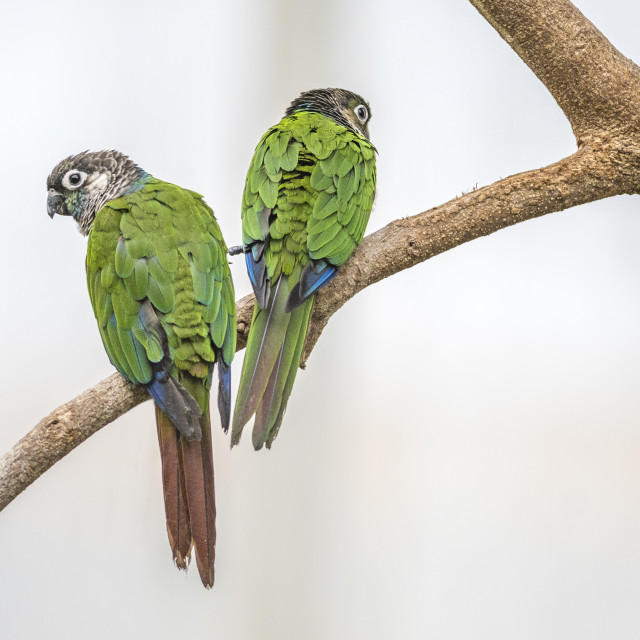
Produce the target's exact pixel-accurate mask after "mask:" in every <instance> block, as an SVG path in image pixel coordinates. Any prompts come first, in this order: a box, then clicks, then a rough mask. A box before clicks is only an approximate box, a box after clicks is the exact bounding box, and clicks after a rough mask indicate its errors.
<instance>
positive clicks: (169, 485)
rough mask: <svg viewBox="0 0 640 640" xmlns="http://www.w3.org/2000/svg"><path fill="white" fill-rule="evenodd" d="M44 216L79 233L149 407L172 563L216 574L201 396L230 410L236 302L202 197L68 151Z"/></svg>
mask: <svg viewBox="0 0 640 640" xmlns="http://www.w3.org/2000/svg"><path fill="white" fill-rule="evenodd" d="M47 191H48V196H47V213H48V214H49V216H51V217H52V218H53V217H54V216H55V215H61V216H72V217H73V218H74V220H75V221H76V222H77V223H78V227H79V230H80V232H81V233H82V234H84V235H88V236H89V241H88V247H87V260H86V270H87V283H88V287H89V296H90V298H91V305H92V306H93V311H94V313H95V316H96V319H97V321H98V328H99V330H100V335H101V336H102V341H103V343H104V346H105V349H106V351H107V354H108V356H109V359H110V360H111V362H112V363H113V364H114V365H115V367H116V368H117V369H118V371H119V372H120V373H121V374H122V375H123V376H124V377H125V378H126V379H127V380H129V381H130V382H133V383H135V384H143V385H145V386H146V388H147V390H148V391H149V393H150V395H151V396H152V397H153V399H154V402H155V405H156V423H157V427H158V440H159V444H160V457H161V462H162V485H163V494H164V503H165V513H166V519H167V533H168V536H169V541H170V543H171V549H172V551H173V557H174V560H175V563H176V565H177V566H178V567H179V568H181V569H185V568H186V567H187V564H188V561H189V558H190V554H191V550H192V549H195V556H196V562H197V565H198V572H199V573H200V577H201V579H202V582H203V584H204V585H205V586H206V587H211V586H212V585H213V580H214V560H215V541H216V525H215V519H216V508H215V491H214V471H213V452H212V446H211V420H210V408H209V392H210V389H211V386H212V374H213V370H214V366H215V365H217V369H218V385H217V387H218V389H217V390H218V393H217V396H218V412H219V414H220V419H221V422H222V427H223V428H224V430H225V431H227V430H228V428H229V421H230V412H231V371H230V363H231V360H232V359H233V355H234V352H235V343H236V321H235V301H234V292H233V284H232V282H231V275H230V272H229V265H228V262H227V257H226V253H227V247H226V246H225V243H224V240H223V239H222V234H221V233H220V228H219V227H218V223H217V222H216V220H215V218H214V215H213V211H212V210H211V209H210V208H209V207H208V206H207V205H206V204H205V202H204V200H203V199H202V196H200V195H198V194H197V193H194V192H192V191H188V190H186V189H182V188H180V187H177V186H176V185H173V184H169V183H167V182H162V181H161V180H156V179H155V178H153V177H152V176H150V175H149V174H148V173H146V172H145V171H143V170H142V169H141V168H140V167H139V166H138V165H136V164H135V163H134V162H133V161H132V160H131V159H130V158H128V157H127V156H125V155H124V154H122V153H120V152H118V151H115V150H111V151H108V150H105V151H97V152H90V151H86V152H84V153H80V154H77V155H75V156H69V157H68V158H65V159H64V160H62V161H61V162H59V163H58V164H57V165H56V167H55V168H54V169H53V171H52V172H51V174H50V175H49V177H48V178H47Z"/></svg>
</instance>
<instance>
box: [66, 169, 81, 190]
mask: <svg viewBox="0 0 640 640" xmlns="http://www.w3.org/2000/svg"><path fill="white" fill-rule="evenodd" d="M86 179H87V174H86V173H85V172H84V171H78V170H77V169H71V171H67V173H65V174H64V178H62V186H63V187H64V188H65V189H69V191H74V190H75V189H79V188H80V187H81V186H82V185H83V184H84V181H85V180H86Z"/></svg>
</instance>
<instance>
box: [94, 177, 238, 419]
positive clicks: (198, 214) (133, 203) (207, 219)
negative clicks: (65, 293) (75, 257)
mask: <svg viewBox="0 0 640 640" xmlns="http://www.w3.org/2000/svg"><path fill="white" fill-rule="evenodd" d="M86 267H87V283H88V286H89V296H90V298H91V304H92V306H93V310H94V313H95V316H96V319H97V320H98V326H99V329H100V335H101V336H102V340H103V342H104V345H105V349H106V350H107V354H108V355H109V359H110V360H111V362H112V363H113V364H114V366H115V367H116V368H117V369H118V371H119V372H120V373H121V374H122V375H123V376H124V377H125V378H126V379H127V380H129V381H131V382H135V383H138V384H148V383H149V382H150V381H151V379H152V366H151V365H152V363H158V362H160V361H161V360H162V358H163V357H164V355H165V353H164V352H163V348H162V344H161V338H160V336H159V335H158V331H157V329H156V328H155V327H154V326H152V325H149V324H145V322H144V320H143V319H142V318H141V314H140V310H141V307H142V304H143V302H144V301H145V300H147V299H148V300H149V302H150V303H151V305H152V306H153V308H154V310H155V311H156V313H157V315H158V319H159V321H160V324H161V325H162V328H163V329H164V332H165V333H166V337H167V341H168V348H169V355H170V357H171V360H172V367H171V375H172V376H173V377H175V378H176V379H177V380H181V379H182V378H183V377H184V376H185V375H186V374H188V375H190V376H192V377H194V378H196V379H198V380H201V381H202V384H203V385H204V386H206V387H207V388H209V387H210V386H211V371H212V368H213V364H214V363H215V361H216V351H219V352H220V354H221V356H222V359H223V360H224V362H225V363H226V364H227V365H228V364H230V363H231V360H232V359H233V354H234V352H235V340H236V327H235V302H234V293H233V285H232V283H231V276H230V273H229V266H228V264H227V260H226V246H225V243H224V240H223V239H222V234H221V232H220V228H219V227H218V224H217V222H216V220H215V219H214V217H213V212H212V211H211V209H210V208H209V207H208V206H207V205H206V204H205V202H204V201H203V200H202V197H201V196H199V195H198V194H196V193H194V192H192V191H187V190H186V189H181V188H180V187H177V186H175V185H172V184H169V183H167V182H162V181H160V180H156V179H154V178H151V179H149V180H148V182H147V183H146V184H144V185H143V186H142V188H141V189H139V190H138V191H134V192H133V193H131V194H129V195H125V196H122V197H120V198H118V199H116V200H112V201H110V202H108V203H107V204H106V205H105V206H103V207H102V208H101V209H100V210H99V211H98V212H97V214H96V217H95V221H94V224H93V228H92V230H91V232H90V233H89V242H88V247H87V262H86ZM200 408H201V410H202V411H203V412H204V411H205V410H206V408H207V407H206V406H201V407H200Z"/></svg>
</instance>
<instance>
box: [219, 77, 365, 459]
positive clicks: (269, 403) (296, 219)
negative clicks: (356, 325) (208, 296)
mask: <svg viewBox="0 0 640 640" xmlns="http://www.w3.org/2000/svg"><path fill="white" fill-rule="evenodd" d="M370 118H371V109H370V107H369V105H368V104H367V102H366V101H365V100H364V99H363V98H362V97H360V96H358V95H356V94H355V93H351V92H350V91H345V90H344V89H315V90H312V91H307V92H305V93H302V94H301V95H300V97H298V98H297V99H296V100H294V101H293V102H292V103H291V105H290V106H289V108H288V109H287V111H286V113H285V116H284V118H283V119H282V120H281V121H280V122H279V123H278V124H277V125H275V126H274V127H271V129H269V130H268V131H267V132H266V133H265V134H264V136H262V139H261V140H260V142H259V143H258V146H257V147H256V150H255V153H254V155H253V159H252V161H251V165H250V166H249V171H248V173H247V180H246V184H245V189H244V196H243V198H242V241H243V248H244V253H245V259H246V263H247V271H248V273H249V279H250V280H251V284H252V286H253V290H254V292H255V295H256V303H255V307H254V312H253V320H252V323H251V329H250V332H249V337H248V340H247V350H246V354H245V359H244V364H243V367H242V374H241V377H240V386H239V390H238V396H237V398H236V405H235V410H234V416H233V428H232V433H231V444H232V446H233V445H234V444H237V443H238V441H239V440H240V436H241V434H242V429H243V427H244V425H245V424H246V423H247V422H248V421H249V420H250V419H251V417H252V416H253V415H254V414H255V422H254V427H253V446H254V447H255V448H256V449H260V448H261V447H262V446H263V445H264V444H266V445H267V447H269V448H270V447H271V444H272V442H273V439H274V438H275V437H276V435H277V433H278V430H279V428H280V424H281V423H282V418H283V416H284V412H285V409H286V406H287V400H288V398H289V395H290V394H291V388H292V387H293V382H294V380H295V377H296V372H297V369H298V366H299V364H300V357H301V355H302V348H303V346H304V341H305V337H306V334H307V328H308V326H309V320H310V318H311V311H312V309H313V301H314V298H315V294H316V292H317V291H318V290H319V289H320V288H321V287H323V286H324V285H326V284H327V283H328V282H329V281H330V280H331V279H332V278H333V277H334V276H335V275H336V273H337V272H338V269H339V268H340V267H341V266H342V265H343V264H344V263H345V262H346V260H347V259H348V258H349V256H350V255H351V253H352V252H353V250H354V249H355V247H356V246H357V245H359V244H360V242H362V237H363V236H364V230H365V227H366V226H367V222H368V220H369V215H370V213H371V207H372V206H373V199H374V196H375V188H376V167H375V153H376V149H375V147H374V146H373V145H372V144H371V142H369V130H368V124H369V120H370Z"/></svg>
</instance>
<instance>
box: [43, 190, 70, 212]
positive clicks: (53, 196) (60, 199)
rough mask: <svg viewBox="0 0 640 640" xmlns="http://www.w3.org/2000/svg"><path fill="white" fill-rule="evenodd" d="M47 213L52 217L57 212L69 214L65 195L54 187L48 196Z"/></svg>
mask: <svg viewBox="0 0 640 640" xmlns="http://www.w3.org/2000/svg"><path fill="white" fill-rule="evenodd" d="M47 213H48V214H49V217H50V218H53V216H55V215H56V213H57V214H58V215H59V216H68V215H69V211H68V209H67V205H66V203H65V201H64V196H63V195H62V194H61V193H58V192H57V191H54V190H53V189H51V190H49V195H48V196H47Z"/></svg>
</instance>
